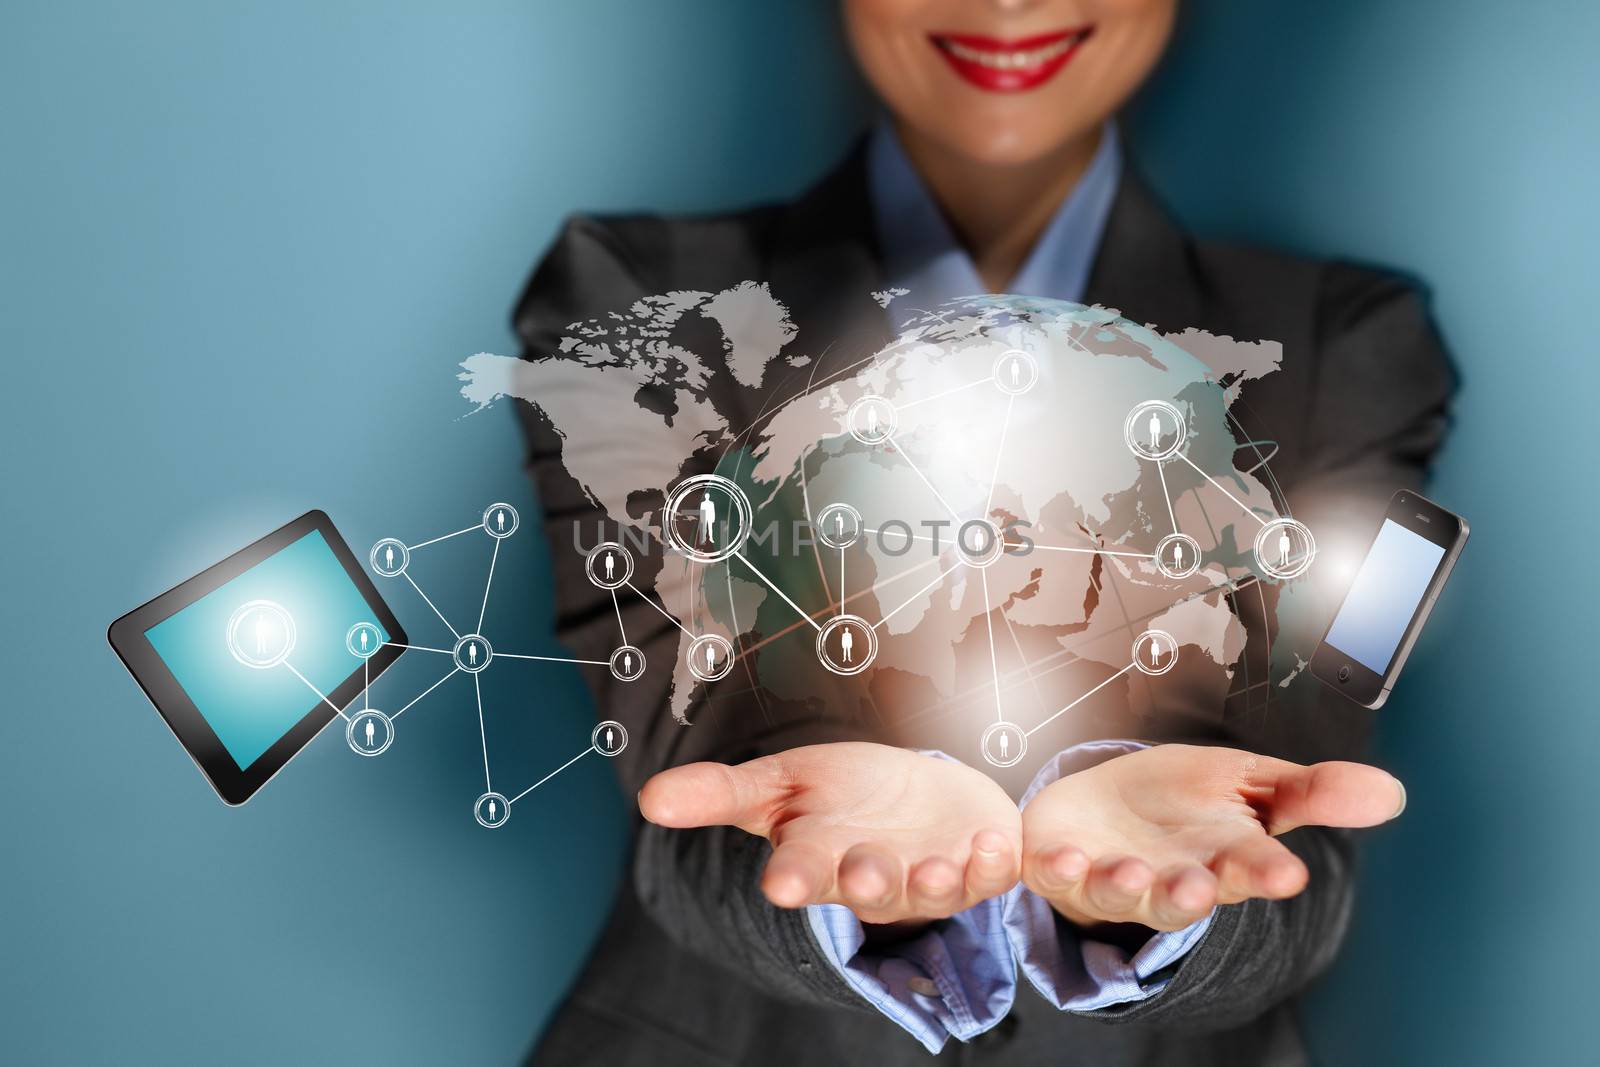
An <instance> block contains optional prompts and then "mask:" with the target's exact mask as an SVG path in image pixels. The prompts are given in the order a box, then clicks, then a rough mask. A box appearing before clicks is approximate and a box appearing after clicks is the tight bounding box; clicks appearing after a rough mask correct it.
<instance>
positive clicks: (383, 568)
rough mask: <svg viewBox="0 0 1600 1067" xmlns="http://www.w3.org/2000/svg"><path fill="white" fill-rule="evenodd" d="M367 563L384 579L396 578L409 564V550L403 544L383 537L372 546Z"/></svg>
mask: <svg viewBox="0 0 1600 1067" xmlns="http://www.w3.org/2000/svg"><path fill="white" fill-rule="evenodd" d="M367 561H368V562H369V563H371V564H372V569H373V570H375V571H377V572H378V573H379V574H381V575H383V576H384V577H385V578H398V577H400V576H401V575H402V574H404V573H405V572H406V567H407V566H409V565H410V563H411V550H410V549H409V548H407V547H406V546H405V542H403V541H397V540H395V539H394V538H392V537H385V538H384V539H383V540H382V541H379V542H378V543H377V544H375V545H373V546H372V552H371V553H370V554H369V555H368V556H367Z"/></svg>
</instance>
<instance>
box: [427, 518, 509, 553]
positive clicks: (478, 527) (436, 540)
mask: <svg viewBox="0 0 1600 1067" xmlns="http://www.w3.org/2000/svg"><path fill="white" fill-rule="evenodd" d="M481 529H483V523H481V522H480V523H476V524H474V525H472V526H468V527H467V528H466V529H464V530H457V531H456V532H455V533H447V534H445V535H444V536H443V537H435V538H434V539H433V540H432V541H424V542H422V544H420V545H407V546H406V551H407V552H415V551H416V550H417V549H419V548H427V547H428V546H429V545H436V544H438V543H439V542H440V541H448V540H450V538H452V537H460V536H461V535H462V534H464V533H471V532H472V531H473V530H481ZM496 540H499V539H498V538H496Z"/></svg>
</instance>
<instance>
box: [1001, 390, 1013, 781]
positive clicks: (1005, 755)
mask: <svg viewBox="0 0 1600 1067" xmlns="http://www.w3.org/2000/svg"><path fill="white" fill-rule="evenodd" d="M1012 366H1013V367H1015V364H1012ZM1000 758H1001V759H1010V758H1011V735H1010V734H1008V733H1005V732H1003V731H1002V732H1001V734H1000Z"/></svg>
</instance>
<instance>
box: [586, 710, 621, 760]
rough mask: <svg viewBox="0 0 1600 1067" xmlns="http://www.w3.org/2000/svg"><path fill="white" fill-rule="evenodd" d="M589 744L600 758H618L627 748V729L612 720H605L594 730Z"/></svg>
mask: <svg viewBox="0 0 1600 1067" xmlns="http://www.w3.org/2000/svg"><path fill="white" fill-rule="evenodd" d="M589 744H591V745H593V746H594V750H595V751H596V752H598V753H600V755H602V756H620V755H622V750H623V749H625V748H627V747H628V728H627V727H626V726H623V725H622V724H621V723H620V722H617V721H616V720H614V719H607V720H606V721H605V722H603V723H600V724H599V725H598V726H596V727H595V728H594V733H592V734H590V735H589Z"/></svg>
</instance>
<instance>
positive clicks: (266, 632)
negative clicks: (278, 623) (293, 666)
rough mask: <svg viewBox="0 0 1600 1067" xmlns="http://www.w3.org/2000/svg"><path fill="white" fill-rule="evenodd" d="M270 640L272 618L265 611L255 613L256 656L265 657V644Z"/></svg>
mask: <svg viewBox="0 0 1600 1067" xmlns="http://www.w3.org/2000/svg"><path fill="white" fill-rule="evenodd" d="M271 638H272V617H271V616H270V615H269V614H268V613H267V612H265V611H258V612H256V655H258V656H265V655H267V644H268V642H269V641H270V640H271Z"/></svg>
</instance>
